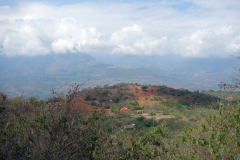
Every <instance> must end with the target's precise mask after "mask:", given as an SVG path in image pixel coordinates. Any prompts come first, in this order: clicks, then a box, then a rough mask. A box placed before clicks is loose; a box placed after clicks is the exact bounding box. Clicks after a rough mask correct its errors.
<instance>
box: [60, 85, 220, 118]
mask: <svg viewBox="0 0 240 160" xmlns="http://www.w3.org/2000/svg"><path fill="white" fill-rule="evenodd" d="M142 87H143V86H141V85H136V84H135V85H134V84H117V85H113V86H106V87H104V88H95V89H85V90H83V91H80V92H78V94H77V96H76V97H75V98H74V99H73V101H72V102H71V104H74V108H72V109H73V110H74V111H79V112H80V113H83V114H84V115H88V114H90V113H91V111H92V110H93V109H94V108H99V109H100V108H102V109H105V111H106V112H108V114H110V115H113V113H114V112H116V111H117V112H118V111H119V109H120V108H123V107H129V105H130V106H131V104H133V105H135V106H131V107H132V108H131V107H130V108H129V109H130V110H131V111H133V112H134V113H135V112H136V110H138V109H143V110H144V111H146V113H148V112H151V111H154V112H157V111H158V112H159V109H157V110H156V107H155V106H158V105H163V106H168V105H170V106H172V107H173V106H180V107H181V106H193V105H196V106H203V107H206V106H209V105H211V104H212V102H214V103H217V102H218V101H220V98H217V97H215V96H211V95H206V94H203V93H199V92H191V91H188V90H185V89H173V88H169V87H166V86H146V87H147V89H145V90H143V89H142ZM63 105H64V104H63ZM110 110H111V111H113V112H111V111H110ZM163 110H164V109H163ZM133 112H131V113H133ZM165 112H166V114H168V115H169V114H170V111H168V113H167V111H165ZM159 113H163V112H159ZM161 117H163V115H161ZM158 118H160V117H158Z"/></svg>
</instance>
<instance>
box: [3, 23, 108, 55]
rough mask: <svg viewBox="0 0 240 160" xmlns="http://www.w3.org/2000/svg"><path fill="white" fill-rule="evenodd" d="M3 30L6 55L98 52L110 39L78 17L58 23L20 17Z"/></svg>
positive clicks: (7, 24) (6, 25)
mask: <svg viewBox="0 0 240 160" xmlns="http://www.w3.org/2000/svg"><path fill="white" fill-rule="evenodd" d="M4 26H5V27H4V29H2V30H1V32H2V33H1V35H2V38H1V39H0V43H1V44H2V47H1V51H2V53H3V54H5V55H7V56H15V55H30V56H34V55H46V54H49V53H56V54H58V53H77V52H85V53H88V52H97V51H100V50H101V49H102V50H104V48H105V49H106V50H107V45H108V44H107V42H104V41H101V40H100V39H101V34H100V33H99V32H97V30H96V29H95V28H93V27H84V26H83V25H81V24H79V23H77V22H76V20H75V19H72V18H70V19H67V18H65V19H62V20H61V21H60V22H59V23H58V22H54V21H51V20H46V19H20V20H15V21H14V22H10V21H8V22H4Z"/></svg>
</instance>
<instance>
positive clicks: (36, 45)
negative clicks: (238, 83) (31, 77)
mask: <svg viewBox="0 0 240 160" xmlns="http://www.w3.org/2000/svg"><path fill="white" fill-rule="evenodd" d="M177 2H178V3H177ZM234 2H235V1H232V2H231V3H230V2H229V3H227V2H224V4H223V2H222V3H216V4H215V5H214V6H211V4H212V2H211V3H210V2H208V1H194V2H191V1H188V4H190V5H189V6H188V7H187V8H186V6H187V5H186V4H185V3H186V2H185V1H182V2H181V3H180V2H179V1H176V2H174V1H173V2H171V3H170V2H165V3H164V2H162V3H156V2H154V3H148V2H141V3H136V4H134V3H133V4H132V3H106V4H97V3H79V4H75V5H62V6H54V5H50V4H44V3H36V2H33V3H21V4H19V6H17V7H15V8H13V7H11V6H10V7H8V6H3V7H0V14H1V15H3V16H2V17H1V18H0V54H4V55H7V56H16V55H29V56H34V55H46V54H50V53H55V54H66V53H109V54H135V55H153V54H156V55H164V54H176V55H181V56H184V57H209V56H218V57H226V56H229V55H230V54H232V52H233V51H235V50H239V49H240V22H239V21H238V20H237V18H238V17H239V16H240V11H239V9H240V6H239V4H238V3H234ZM236 2H237V1H236ZM173 6H174V7H173ZM176 6H177V7H176ZM181 6H184V7H185V8H184V7H181ZM43 11H44V12H43ZM216 13H217V14H216Z"/></svg>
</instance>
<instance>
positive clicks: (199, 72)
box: [96, 55, 236, 89]
mask: <svg viewBox="0 0 240 160" xmlns="http://www.w3.org/2000/svg"><path fill="white" fill-rule="evenodd" d="M113 56H114V55H112V57H111V58H112V59H113ZM96 57H97V56H96ZM99 59H101V58H100V57H99ZM117 59H118V61H117V62H115V63H112V64H114V65H123V66H128V67H141V68H147V69H149V70H151V71H152V72H153V73H156V74H160V75H164V76H166V77H174V78H176V79H178V80H179V81H180V82H186V83H188V84H192V85H194V86H199V87H202V88H211V89H219V88H218V84H219V82H221V81H223V82H229V83H232V81H231V79H232V77H233V76H234V74H235V73H236V70H235V69H234V67H233V65H234V63H235V62H234V61H235V60H234V59H233V58H216V57H214V58H182V57H180V56H173V55H171V56H170V55H166V56H157V55H151V56H139V55H125V56H118V58H117Z"/></svg>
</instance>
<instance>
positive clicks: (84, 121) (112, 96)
mask: <svg viewBox="0 0 240 160" xmlns="http://www.w3.org/2000/svg"><path fill="white" fill-rule="evenodd" d="M80 87H81V85H78V84H75V85H74V84H73V85H72V87H71V88H69V90H68V94H67V95H64V94H55V95H56V96H55V97H53V98H51V99H48V100H46V101H45V102H44V101H39V100H38V99H37V98H35V97H33V96H32V97H30V98H28V99H24V98H23V97H22V96H17V97H14V98H9V97H8V96H7V95H6V94H4V93H0V95H2V96H1V97H2V98H1V99H0V122H1V123H0V144H1V145H0V159H7V158H8V157H10V158H9V159H26V158H27V157H31V158H33V159H45V158H46V157H48V158H50V159H66V158H69V157H72V158H73V159H86V160H88V159H103V160H104V159H234V158H235V159H239V158H240V157H239V155H240V153H239V148H240V143H239V142H240V139H239V128H238V123H236V122H239V121H240V120H239V118H240V116H239V115H240V113H239V111H240V109H239V108H240V106H239V102H238V101H237V102H235V101H229V100H226V101H223V100H221V99H220V98H217V97H215V96H213V95H209V94H203V93H199V92H198V91H195V92H191V91H188V90H186V89H173V88H170V87H167V86H142V85H137V84H122V83H120V84H117V85H114V86H108V85H105V87H103V88H101V87H96V88H94V89H92V88H89V89H85V90H82V91H78V89H80ZM210 92H211V93H213V92H212V91H210ZM206 93H208V92H206ZM236 94H239V93H236ZM224 95H225V96H226V97H228V96H229V95H231V93H230V92H224ZM123 107H124V108H125V110H121V108H123ZM126 108H127V110H126ZM137 111H138V112H137ZM16 148H17V149H16ZM26 150H27V152H26ZM200 153H201V154H200ZM39 157H40V158H39Z"/></svg>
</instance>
